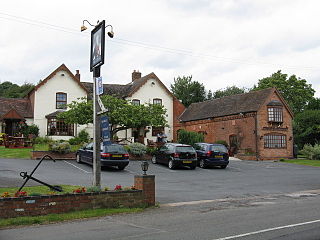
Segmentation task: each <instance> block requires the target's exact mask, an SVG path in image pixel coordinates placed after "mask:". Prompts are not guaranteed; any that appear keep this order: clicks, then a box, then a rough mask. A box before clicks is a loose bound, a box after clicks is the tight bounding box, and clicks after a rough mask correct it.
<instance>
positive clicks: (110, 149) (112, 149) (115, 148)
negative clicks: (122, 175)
mask: <svg viewBox="0 0 320 240" xmlns="http://www.w3.org/2000/svg"><path fill="white" fill-rule="evenodd" d="M103 152H107V153H127V151H126V150H125V149H124V147H123V146H121V145H107V146H103Z"/></svg>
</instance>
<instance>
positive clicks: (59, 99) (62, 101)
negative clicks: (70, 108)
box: [56, 92, 67, 109]
mask: <svg viewBox="0 0 320 240" xmlns="http://www.w3.org/2000/svg"><path fill="white" fill-rule="evenodd" d="M56 108H57V109H66V108H67V94H66V93H61V92H60V93H56Z"/></svg>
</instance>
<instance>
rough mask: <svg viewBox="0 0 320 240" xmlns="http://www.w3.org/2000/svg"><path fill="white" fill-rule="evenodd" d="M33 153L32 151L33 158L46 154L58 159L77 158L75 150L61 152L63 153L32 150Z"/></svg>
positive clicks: (39, 157)
mask: <svg viewBox="0 0 320 240" xmlns="http://www.w3.org/2000/svg"><path fill="white" fill-rule="evenodd" d="M31 153H32V154H31V158H32V159H41V158H42V157H43V156H45V155H49V156H51V157H52V158H53V159H56V160H75V159H76V153H75V152H72V153H65V154H61V153H54V152H50V151H32V152H31Z"/></svg>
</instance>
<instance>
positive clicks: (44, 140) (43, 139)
mask: <svg viewBox="0 0 320 240" xmlns="http://www.w3.org/2000/svg"><path fill="white" fill-rule="evenodd" d="M52 142H53V140H52V139H51V138H49V137H37V138H36V139H35V140H34V143H35V144H49V143H52Z"/></svg>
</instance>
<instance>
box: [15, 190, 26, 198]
mask: <svg viewBox="0 0 320 240" xmlns="http://www.w3.org/2000/svg"><path fill="white" fill-rule="evenodd" d="M14 196H15V197H24V196H27V192H24V191H21V192H16V193H15V194H14Z"/></svg>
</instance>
